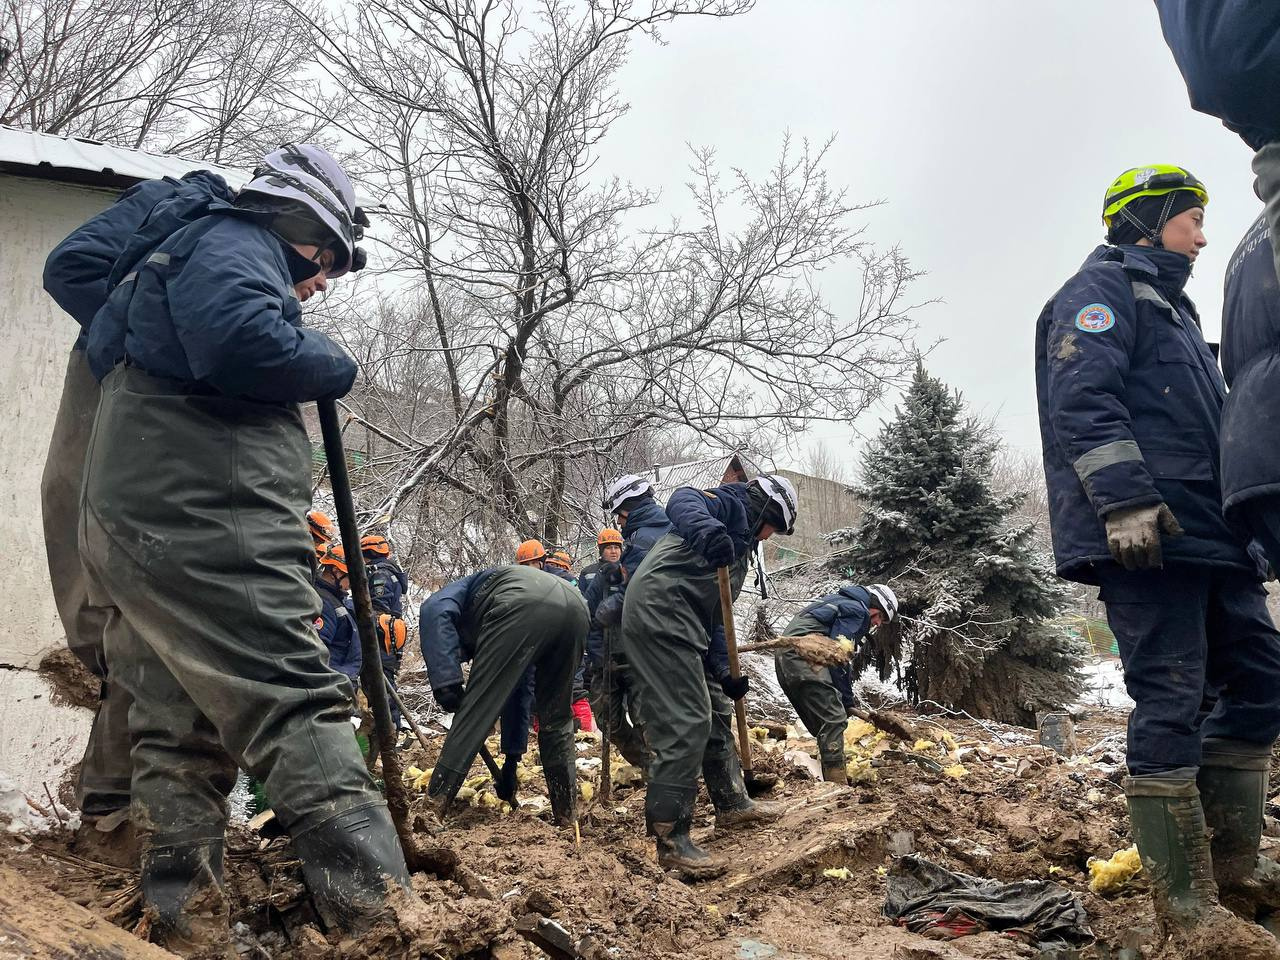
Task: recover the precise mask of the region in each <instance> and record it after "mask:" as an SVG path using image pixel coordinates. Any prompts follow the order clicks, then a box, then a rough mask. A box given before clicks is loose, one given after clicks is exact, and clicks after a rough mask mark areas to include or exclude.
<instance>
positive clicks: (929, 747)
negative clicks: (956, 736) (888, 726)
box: [911, 740, 937, 753]
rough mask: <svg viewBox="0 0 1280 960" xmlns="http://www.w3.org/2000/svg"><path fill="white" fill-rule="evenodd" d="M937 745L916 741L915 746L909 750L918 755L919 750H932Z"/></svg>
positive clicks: (925, 741)
mask: <svg viewBox="0 0 1280 960" xmlns="http://www.w3.org/2000/svg"><path fill="white" fill-rule="evenodd" d="M936 746H937V744H936V743H934V742H933V741H932V740H917V741H916V745H915V746H914V747H912V748H911V749H912V750H914V751H916V752H917V753H919V752H920V751H921V750H932V749H933V748H934V747H936Z"/></svg>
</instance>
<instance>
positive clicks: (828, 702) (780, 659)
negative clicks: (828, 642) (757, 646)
mask: <svg viewBox="0 0 1280 960" xmlns="http://www.w3.org/2000/svg"><path fill="white" fill-rule="evenodd" d="M773 664H774V669H775V670H776V671H777V674H778V685H779V686H781V687H782V692H783V693H785V694H786V695H787V699H788V700H790V701H791V705H792V706H793V707H795V710H796V714H797V715H798V716H799V717H800V720H801V722H802V723H804V725H805V727H806V728H807V729H808V731H809V732H810V733H812V734H813V736H814V739H816V740H817V741H818V755H819V756H820V757H821V758H822V764H823V766H835V765H840V766H843V765H844V731H845V725H846V724H847V723H848V719H847V716H846V714H845V711H844V702H843V701H842V700H841V699H840V691H838V690H837V689H836V685H835V684H834V683H832V682H831V671H830V670H829V669H828V668H826V667H819V666H815V665H814V664H812V663H810V662H809V661H808V660H806V659H804V657H802V656H800V654H798V653H796V652H795V651H794V650H780V651H778V652H777V653H776V654H774V658H773Z"/></svg>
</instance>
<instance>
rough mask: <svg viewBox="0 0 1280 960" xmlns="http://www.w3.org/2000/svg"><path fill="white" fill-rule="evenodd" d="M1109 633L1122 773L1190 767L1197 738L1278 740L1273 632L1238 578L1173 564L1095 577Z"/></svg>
mask: <svg viewBox="0 0 1280 960" xmlns="http://www.w3.org/2000/svg"><path fill="white" fill-rule="evenodd" d="M1099 580H1100V583H1101V590H1100V592H1099V599H1101V600H1102V602H1103V603H1105V604H1106V607H1107V621H1108V622H1109V623H1110V624H1111V629H1112V631H1113V632H1114V633H1115V635H1116V640H1117V641H1118V644H1119V647H1120V659H1121V661H1122V663H1123V664H1124V680H1125V687H1126V688H1127V689H1128V691H1129V696H1130V697H1132V698H1133V700H1134V704H1135V706H1134V708H1133V713H1132V714H1131V715H1130V717H1129V750H1128V765H1129V773H1130V774H1131V775H1132V776H1151V775H1156V774H1164V773H1168V772H1170V771H1172V770H1177V769H1180V768H1188V767H1190V768H1197V767H1199V766H1200V745H1201V741H1202V739H1203V738H1204V737H1228V738H1231V739H1234V740H1245V741H1248V742H1251V743H1263V744H1269V743H1271V742H1272V741H1274V740H1275V739H1276V736H1277V735H1278V734H1280V633H1277V632H1276V628H1275V625H1274V624H1273V623H1272V622H1271V615H1270V614H1269V613H1268V612H1267V606H1266V592H1265V591H1264V590H1263V588H1262V585H1261V584H1260V583H1258V581H1257V579H1256V578H1255V577H1254V576H1252V575H1251V574H1249V573H1246V572H1244V571H1237V570H1230V569H1225V568H1216V567H1203V566H1191V565H1177V566H1170V567H1166V568H1165V569H1163V570H1136V571H1127V570H1123V569H1121V568H1120V567H1119V566H1113V565H1108V566H1107V567H1105V568H1103V569H1102V570H1100V571H1099Z"/></svg>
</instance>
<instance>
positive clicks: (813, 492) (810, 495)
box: [649, 451, 862, 570]
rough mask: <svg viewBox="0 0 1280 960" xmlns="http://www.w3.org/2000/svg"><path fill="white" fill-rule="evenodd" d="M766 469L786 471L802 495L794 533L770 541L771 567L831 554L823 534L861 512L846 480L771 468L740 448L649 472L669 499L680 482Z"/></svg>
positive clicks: (722, 479) (714, 480)
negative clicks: (762, 464) (739, 449)
mask: <svg viewBox="0 0 1280 960" xmlns="http://www.w3.org/2000/svg"><path fill="white" fill-rule="evenodd" d="M761 473H773V474H776V475H777V476H781V477H786V478H787V479H788V480H790V481H791V483H792V484H793V485H794V486H795V488H796V496H797V497H798V498H799V499H800V503H799V518H798V519H797V521H796V531H795V533H794V534H792V535H791V536H789V537H774V538H772V539H771V540H769V541H768V542H767V543H766V544H765V549H764V556H765V563H766V564H767V565H768V567H769V569H771V570H776V569H777V568H779V567H785V566H788V565H790V564H793V563H798V562H800V561H802V560H810V559H813V558H815V557H824V556H826V555H828V554H829V553H831V552H832V551H831V545H830V544H829V543H827V542H826V541H825V540H823V539H822V535H823V534H824V533H829V532H830V531H832V530H839V529H840V528H842V527H851V526H854V525H855V524H856V523H857V522H858V518H859V517H861V515H862V506H861V504H860V503H859V502H858V498H857V497H855V496H854V495H853V493H851V492H850V490H849V487H848V486H847V485H846V484H844V483H841V482H839V481H837V480H827V479H825V478H823V477H814V476H810V475H809V474H807V473H800V472H799V471H797V470H769V469H767V468H765V467H762V466H761V465H760V464H758V463H757V462H756V461H754V460H752V459H751V458H750V457H749V456H748V455H747V454H745V453H743V452H741V451H738V452H735V453H730V454H725V455H722V456H716V457H707V458H705V459H702V460H690V461H686V462H684V463H673V464H667V465H665V466H657V465H655V466H654V467H652V468H651V469H650V471H649V476H651V477H652V478H653V484H654V488H655V494H656V496H657V498H658V500H659V501H661V502H662V503H664V504H665V503H666V502H667V497H669V496H670V495H671V493H672V491H674V490H677V489H678V488H680V487H714V486H719V485H720V484H722V483H732V482H735V481H736V482H742V481H746V480H750V479H751V478H752V477H755V476H758V475H759V474H761Z"/></svg>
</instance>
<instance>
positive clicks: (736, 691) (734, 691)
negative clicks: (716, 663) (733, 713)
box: [720, 673, 751, 700]
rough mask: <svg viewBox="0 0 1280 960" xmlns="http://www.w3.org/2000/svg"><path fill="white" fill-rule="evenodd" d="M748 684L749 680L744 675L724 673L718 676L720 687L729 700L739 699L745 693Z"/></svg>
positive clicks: (749, 684) (749, 683)
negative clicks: (736, 675) (737, 675)
mask: <svg viewBox="0 0 1280 960" xmlns="http://www.w3.org/2000/svg"><path fill="white" fill-rule="evenodd" d="M750 686H751V681H750V680H748V679H747V678H746V677H734V676H731V675H730V674H727V673H726V674H725V675H724V676H723V677H721V678H720V689H721V690H723V691H724V695H725V696H726V697H728V698H729V699H730V700H741V699H742V698H743V697H745V696H746V695H747V688H748V687H750Z"/></svg>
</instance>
